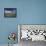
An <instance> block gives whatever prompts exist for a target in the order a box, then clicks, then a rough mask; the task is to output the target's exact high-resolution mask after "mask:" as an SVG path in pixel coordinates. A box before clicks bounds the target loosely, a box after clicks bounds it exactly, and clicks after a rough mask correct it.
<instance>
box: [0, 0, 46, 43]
mask: <svg viewBox="0 0 46 46" xmlns="http://www.w3.org/2000/svg"><path fill="white" fill-rule="evenodd" d="M4 8H17V17H16V18H4ZM18 24H46V0H0V44H7V43H8V39H7V36H8V34H9V32H18V30H17V25H18ZM16 42H17V41H16Z"/></svg>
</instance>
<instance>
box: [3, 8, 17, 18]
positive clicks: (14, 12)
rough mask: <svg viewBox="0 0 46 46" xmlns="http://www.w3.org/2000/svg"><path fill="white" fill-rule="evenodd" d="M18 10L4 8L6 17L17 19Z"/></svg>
mask: <svg viewBox="0 0 46 46" xmlns="http://www.w3.org/2000/svg"><path fill="white" fill-rule="evenodd" d="M16 16H17V8H4V17H16Z"/></svg>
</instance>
